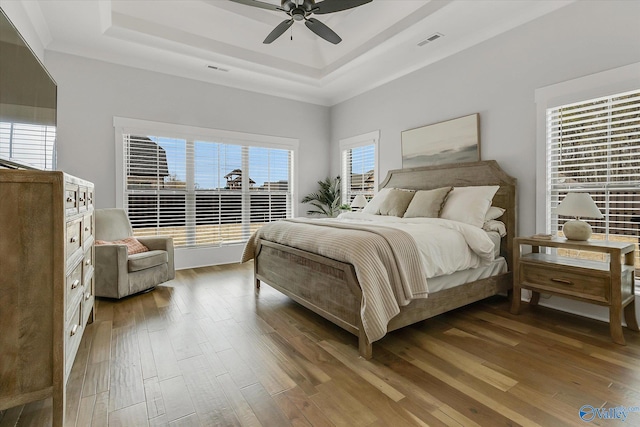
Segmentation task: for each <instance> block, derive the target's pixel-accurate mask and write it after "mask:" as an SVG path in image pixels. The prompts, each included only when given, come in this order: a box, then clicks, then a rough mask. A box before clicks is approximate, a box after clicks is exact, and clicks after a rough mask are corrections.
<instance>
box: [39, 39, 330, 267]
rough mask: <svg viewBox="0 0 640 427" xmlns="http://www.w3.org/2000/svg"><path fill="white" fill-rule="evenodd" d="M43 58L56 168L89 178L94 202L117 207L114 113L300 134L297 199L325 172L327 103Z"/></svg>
mask: <svg viewBox="0 0 640 427" xmlns="http://www.w3.org/2000/svg"><path fill="white" fill-rule="evenodd" d="M45 65H46V67H47V69H48V70H49V72H50V73H51V75H52V76H53V78H54V79H55V80H56V82H57V83H58V133H57V144H58V164H57V166H58V169H61V170H64V171H66V172H68V173H70V174H72V175H77V176H79V177H82V178H84V179H87V180H90V181H92V182H93V183H94V184H95V186H96V206H97V207H98V208H101V207H114V206H116V200H115V197H116V191H115V182H116V180H115V168H116V166H115V142H114V141H115V139H114V138H115V136H114V127H113V117H114V116H118V117H127V118H135V119H142V120H149V121H157V122H166V123H175V124H181V125H189V126H196V127H203V128H214V129H223V130H231V131H238V132H246V133H254V134H261V135H269V136H281V137H288V138H296V139H299V141H300V153H299V157H298V161H299V163H298V165H297V167H298V168H299V173H298V177H299V182H298V188H297V192H298V194H297V196H298V201H299V200H301V199H302V197H304V195H306V194H308V193H310V192H312V191H315V190H316V186H317V185H316V181H318V180H320V179H323V178H324V177H325V176H327V173H328V171H329V163H330V162H329V152H330V150H329V142H330V138H329V135H330V123H329V109H328V108H327V107H322V106H317V105H313V104H307V103H303V102H297V101H291V100H286V99H283V98H277V97H273V96H268V95H262V94H257V93H253V92H248V91H243V90H238V89H233V88H228V87H224V86H217V85H213V84H207V83H203V82H199V81H195V80H189V79H184V78H180V77H174V76H169V75H166V74H161V73H154V72H149V71H144V70H140V69H136V68H130V67H125V66H120V65H114V64H110V63H106V62H101V61H95V60H91V59H86V58H81V57H78V56H72V55H67V54H62V53H55V52H46V54H45ZM298 212H300V213H302V214H304V212H306V206H305V205H301V204H300V205H299V206H298ZM241 249H242V247H240V246H238V247H233V248H230V249H225V250H220V251H216V253H215V254H214V255H213V256H201V257H200V255H199V254H198V252H197V251H182V253H181V254H179V255H176V265H177V266H179V267H184V266H187V265H189V266H197V265H205V264H218V263H225V262H236V261H238V260H239V258H240V251H241Z"/></svg>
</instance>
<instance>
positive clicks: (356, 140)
mask: <svg viewBox="0 0 640 427" xmlns="http://www.w3.org/2000/svg"><path fill="white" fill-rule="evenodd" d="M379 142H380V130H375V131H372V132H368V133H364V134H361V135H356V136H352V137H349V138H345V139H341V140H340V175H341V189H340V190H341V198H342V200H341V202H342V203H346V204H350V200H349V195H350V194H351V193H350V192H348V191H346V190H347V189H348V188H349V187H350V185H349V184H350V181H348V180H347V179H346V171H347V165H346V164H345V152H346V151H349V150H352V149H354V148H359V147H365V146H369V145H373V146H374V153H373V156H374V166H373V167H374V170H373V196H375V195H376V194H377V193H378V185H379V182H380V180H379V169H380V168H379V163H378V159H379V152H380V151H379Z"/></svg>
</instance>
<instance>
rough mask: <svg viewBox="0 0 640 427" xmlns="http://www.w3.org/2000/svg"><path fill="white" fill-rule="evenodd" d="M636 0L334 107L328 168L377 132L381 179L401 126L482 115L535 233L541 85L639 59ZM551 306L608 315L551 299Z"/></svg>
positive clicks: (531, 28)
mask: <svg viewBox="0 0 640 427" xmlns="http://www.w3.org/2000/svg"><path fill="white" fill-rule="evenodd" d="M638 17H640V2H638V1H580V2H577V3H574V4H571V5H569V6H567V7H564V8H562V9H560V10H558V11H556V12H554V13H552V14H550V15H547V16H543V17H541V18H539V19H537V20H534V21H532V22H530V23H528V24H526V25H524V26H522V27H519V28H516V29H514V30H511V31H509V32H507V33H504V34H502V35H500V36H498V37H495V38H493V39H491V40H488V41H486V42H484V43H482V44H480V45H478V46H476V47H473V48H471V49H469V50H467V51H464V52H461V53H459V54H457V55H454V56H452V57H450V58H447V59H445V60H442V61H440V62H438V63H435V64H433V65H431V66H428V67H426V68H423V69H421V70H418V71H416V72H414V73H412V74H410V75H408V76H405V77H403V78H401V79H398V80H395V81H393V82H390V83H388V84H386V85H384V86H382V87H379V88H377V89H374V90H371V91H369V92H367V93H365V94H362V95H360V96H358V97H356V98H352V99H350V100H348V101H345V102H343V103H341V104H339V105H336V106H334V107H333V108H332V109H331V126H332V135H331V139H332V149H331V150H332V152H331V161H332V164H331V170H332V173H336V172H337V171H339V170H340V165H339V161H340V158H339V149H338V144H339V141H340V140H341V139H343V138H346V137H350V136H353V135H358V134H361V133H364V132H368V131H371V130H374V129H380V130H381V135H380V145H379V146H380V177H381V179H383V178H384V176H385V175H386V172H387V171H388V170H389V169H396V168H401V167H402V155H401V144H400V132H401V131H403V130H406V129H411V128H415V127H418V126H423V125H426V124H430V123H435V122H439V121H442V120H447V119H451V118H455V117H460V116H464V115H467V114H471V113H476V112H478V113H480V128H481V151H482V159H495V160H497V161H498V163H500V165H501V166H502V167H503V168H504V169H505V170H506V171H507V173H509V174H510V175H512V176H514V177H516V178H517V179H518V199H519V210H518V217H519V221H518V222H519V230H518V234H519V235H527V234H532V233H534V232H535V226H536V216H535V207H536V206H535V203H536V173H537V171H538V170H539V171H541V173H544V166H543V165H540V167H536V134H535V132H536V105H535V98H534V96H535V90H536V89H537V88H540V87H544V86H548V85H551V84H554V83H558V82H563V81H566V80H570V79H575V78H578V77H581V76H585V75H589V74H593V73H597V72H600V71H603V70H608V69H611V68H616V67H620V66H624V65H628V64H632V63H635V62H638V61H639V60H640V25H639V23H638V22H639V21H638ZM545 303H546V304H548V305H555V306H556V307H560V308H565V309H568V310H572V311H575V312H583V313H584V312H588V313H597V315H598V317H603V316H604V314H605V313H602V312H601V311H602V310H600V311H598V310H596V309H595V308H594V307H593V306H591V305H590V306H586V305H582V306H580V304H571V305H569V304H567V301H566V300H562V299H557V298H555V297H553V298H551V300H550V301H546V300H545Z"/></svg>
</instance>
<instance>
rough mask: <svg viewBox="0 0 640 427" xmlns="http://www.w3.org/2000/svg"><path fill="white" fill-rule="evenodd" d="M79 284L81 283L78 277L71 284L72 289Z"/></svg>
mask: <svg viewBox="0 0 640 427" xmlns="http://www.w3.org/2000/svg"><path fill="white" fill-rule="evenodd" d="M78 285H80V280H78V279H76V280H74V281H73V283H72V284H71V289H75V288H77V287H78Z"/></svg>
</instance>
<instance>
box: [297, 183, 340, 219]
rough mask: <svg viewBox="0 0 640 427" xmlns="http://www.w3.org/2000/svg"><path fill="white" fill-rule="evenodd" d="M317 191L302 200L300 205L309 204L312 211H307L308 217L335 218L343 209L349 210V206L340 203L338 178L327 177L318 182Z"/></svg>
mask: <svg viewBox="0 0 640 427" xmlns="http://www.w3.org/2000/svg"><path fill="white" fill-rule="evenodd" d="M318 186H319V188H318V191H316V192H314V193H311V194H308V195H306V196H305V197H304V199H302V203H309V204H310V205H311V206H313V209H310V210H308V211H307V214H309V215H324V216H327V217H329V218H335V217H336V216H338V214H340V212H341V211H342V210H344V209H348V210H351V207H350V206H349V205H345V204H342V203H341V196H340V177H339V176H337V177H335V178H333V179H332V178H330V177H327V178H325V179H324V180H322V181H318Z"/></svg>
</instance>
